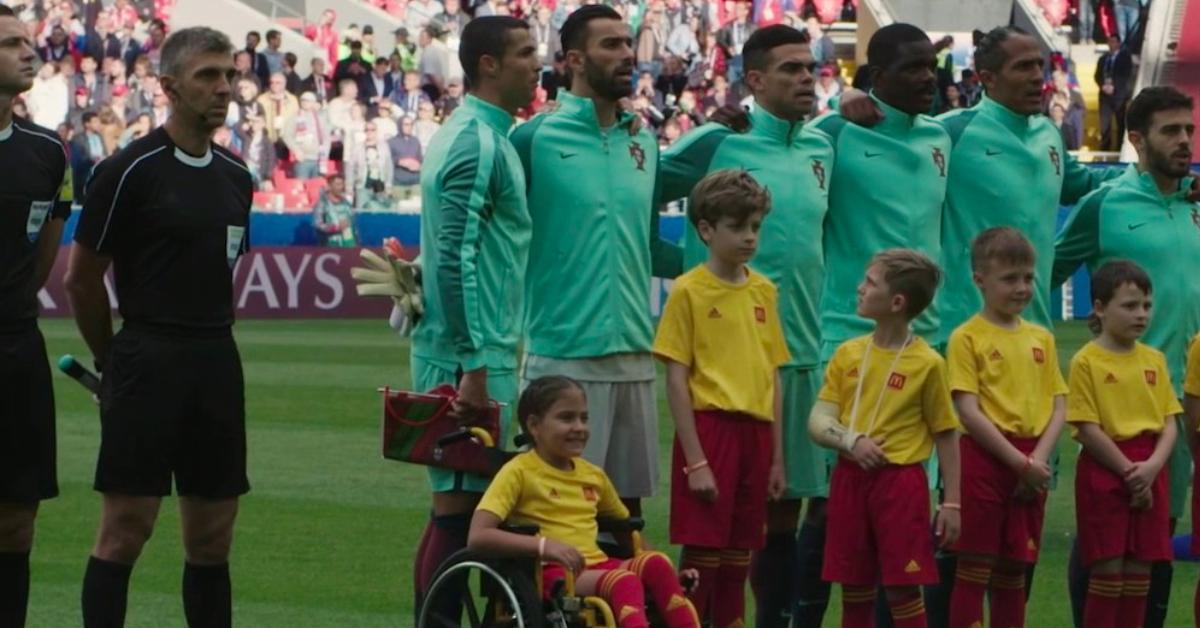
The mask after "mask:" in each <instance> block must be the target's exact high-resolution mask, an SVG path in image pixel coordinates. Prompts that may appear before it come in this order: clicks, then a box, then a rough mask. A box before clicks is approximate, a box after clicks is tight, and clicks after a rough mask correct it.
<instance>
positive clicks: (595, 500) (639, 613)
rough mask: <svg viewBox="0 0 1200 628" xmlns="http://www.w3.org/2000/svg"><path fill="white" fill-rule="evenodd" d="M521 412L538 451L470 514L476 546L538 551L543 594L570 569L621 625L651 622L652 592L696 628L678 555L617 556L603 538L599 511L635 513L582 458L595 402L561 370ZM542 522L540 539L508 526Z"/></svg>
mask: <svg viewBox="0 0 1200 628" xmlns="http://www.w3.org/2000/svg"><path fill="white" fill-rule="evenodd" d="M517 416H518V420H519V421H520V422H521V427H522V429H523V430H524V432H525V433H526V434H527V435H528V436H529V437H530V438H531V439H532V442H533V448H532V449H531V450H530V451H527V452H525V453H522V454H519V455H517V456H516V457H515V458H513V459H512V460H510V461H509V462H508V463H507V464H505V465H504V467H503V468H501V469H500V471H499V473H497V474H496V476H495V478H493V479H492V483H491V485H490V486H489V487H488V489H487V492H486V493H484V495H483V500H482V501H481V502H480V503H479V507H478V508H477V509H476V510H475V515H474V517H473V518H472V519H471V531H470V536H469V539H468V546H469V547H470V548H471V549H472V550H475V551H479V552H485V553H488V554H495V555H497V556H506V557H508V556H512V557H520V556H527V557H535V556H536V557H537V558H538V559H539V560H540V561H541V565H542V574H543V576H542V582H543V592H542V594H543V595H544V596H547V597H548V596H549V595H550V592H551V591H552V590H553V588H554V586H555V584H556V582H557V581H559V580H563V579H564V578H565V577H566V575H567V572H568V571H570V572H571V573H572V574H573V575H574V576H575V593H576V594H577V595H590V596H599V597H600V598H602V599H604V600H605V601H606V602H608V604H609V606H610V607H611V608H612V610H613V615H614V617H615V618H616V619H617V624H618V626H619V627H620V628H645V627H647V626H648V625H649V624H648V622H647V619H646V613H645V608H646V600H645V597H646V595H647V594H649V596H650V597H651V599H652V600H653V601H654V605H655V607H656V608H657V609H658V612H659V615H660V616H661V617H662V619H663V621H664V623H665V624H666V626H668V627H669V628H698V627H699V625H700V622H699V619H698V618H697V617H696V613H695V611H694V610H693V609H692V606H691V604H690V603H689V602H688V601H687V599H686V598H685V597H684V592H683V589H682V587H681V586H680V584H679V577H678V575H677V574H676V573H675V568H674V567H673V566H672V565H671V561H670V560H669V559H668V558H667V557H666V556H664V555H663V554H660V553H658V552H643V553H641V554H639V555H638V556H636V557H635V558H633V559H631V560H626V561H620V560H615V559H610V558H609V557H608V556H606V555H605V554H604V552H603V551H601V549H600V547H599V545H597V543H596V536H597V533H598V524H597V522H596V519H597V517H609V518H616V519H627V518H628V517H629V511H628V510H626V508H625V506H624V505H623V504H622V503H621V500H620V499H619V498H618V496H617V492H616V489H614V488H613V485H612V482H610V481H609V479H608V476H606V475H605V474H604V470H603V469H601V468H600V467H597V466H596V465H593V464H592V463H590V462H588V461H586V460H584V459H583V458H582V457H581V456H582V455H583V450H584V447H585V446H586V445H587V441H588V424H587V420H588V415H587V399H586V398H585V396H584V392H583V388H582V387H581V386H580V385H579V383H578V382H576V381H575V380H573V379H571V378H569V377H562V376H550V377H543V378H539V379H537V380H534V381H533V382H531V383H530V384H529V386H528V387H527V388H526V389H525V392H524V393H522V394H521V398H520V401H519V402H518V403H517ZM503 522H508V523H510V524H518V525H536V526H537V527H538V529H539V535H538V536H527V535H522V534H516V533H513V532H508V531H505V530H503V529H501V523H503Z"/></svg>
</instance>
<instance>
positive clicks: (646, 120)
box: [633, 94, 666, 129]
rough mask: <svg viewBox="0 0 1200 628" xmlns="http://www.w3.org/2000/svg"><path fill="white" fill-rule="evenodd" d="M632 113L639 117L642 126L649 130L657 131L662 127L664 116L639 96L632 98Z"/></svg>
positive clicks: (644, 98) (648, 100) (660, 110)
mask: <svg viewBox="0 0 1200 628" xmlns="http://www.w3.org/2000/svg"><path fill="white" fill-rule="evenodd" d="M633 113H635V114H637V115H638V116H641V118H642V124H643V125H644V126H646V127H648V128H650V129H657V128H659V127H660V126H662V123H663V121H664V120H666V115H665V114H664V113H663V111H662V109H660V108H658V107H656V106H655V105H654V103H653V102H651V101H650V99H649V98H646V97H645V96H641V95H636V94H635V95H634V97H633Z"/></svg>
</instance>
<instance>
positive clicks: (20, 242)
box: [0, 6, 72, 628]
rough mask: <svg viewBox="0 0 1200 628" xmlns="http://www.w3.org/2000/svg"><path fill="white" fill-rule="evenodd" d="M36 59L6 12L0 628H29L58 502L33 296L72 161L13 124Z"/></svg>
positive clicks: (0, 245)
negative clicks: (38, 523)
mask: <svg viewBox="0 0 1200 628" xmlns="http://www.w3.org/2000/svg"><path fill="white" fill-rule="evenodd" d="M36 59H37V51H36V49H35V48H34V44H33V39H32V37H31V36H30V34H29V31H28V29H27V27H26V25H25V24H24V23H23V22H22V21H21V20H19V19H17V17H16V15H14V14H13V11H12V9H10V8H8V7H5V6H0V172H2V173H4V174H3V176H4V186H3V192H2V196H0V215H3V216H5V218H4V220H3V222H2V223H0V386H2V387H3V388H0V397H3V398H4V407H5V410H4V413H3V415H0V626H14V627H16V628H20V627H21V626H24V625H25V612H26V608H27V606H28V603H29V553H30V550H31V549H32V548H33V536H34V520H35V519H36V517H37V512H38V504H39V502H41V501H42V500H46V499H51V498H53V497H56V496H57V495H58V474H57V469H56V468H55V465H56V462H55V459H56V454H57V452H56V443H55V426H54V418H55V417H54V388H53V386H52V385H51V379H50V365H49V363H48V362H47V361H46V342H45V340H44V339H43V338H42V334H41V331H39V329H38V324H37V316H38V300H37V293H38V291H39V290H40V289H41V288H42V285H43V284H45V283H46V278H47V277H49V275H50V269H51V268H52V267H53V266H54V260H55V257H56V255H57V253H58V245H59V240H60V239H61V238H62V230H63V223H64V222H65V221H66V219H67V217H69V216H70V215H71V201H72V185H71V179H70V172H71V171H70V168H68V167H67V165H68V164H67V153H66V148H65V147H64V146H63V143H62V141H60V140H59V138H58V136H57V135H56V134H55V133H54V131H53V130H51V129H46V128H43V127H40V126H37V125H35V124H32V123H30V122H28V121H26V120H24V119H21V118H17V117H16V116H14V115H13V101H14V100H16V98H17V97H18V96H19V95H20V94H22V93H24V92H26V91H28V90H29V89H30V87H31V86H32V85H33V77H34V69H33V68H34V63H35V62H36Z"/></svg>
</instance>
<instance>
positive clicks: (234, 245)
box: [225, 225, 246, 268]
mask: <svg viewBox="0 0 1200 628" xmlns="http://www.w3.org/2000/svg"><path fill="white" fill-rule="evenodd" d="M244 235H246V228H245V227H238V226H237V225H229V226H227V227H225V261H227V262H229V267H230V268H233V264H234V263H235V262H237V258H238V253H240V252H241V250H242V237H243V236H244Z"/></svg>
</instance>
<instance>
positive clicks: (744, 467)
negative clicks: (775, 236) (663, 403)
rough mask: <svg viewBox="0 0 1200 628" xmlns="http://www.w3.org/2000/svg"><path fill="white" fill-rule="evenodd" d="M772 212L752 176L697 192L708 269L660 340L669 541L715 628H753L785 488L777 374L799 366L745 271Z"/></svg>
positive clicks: (773, 310)
mask: <svg viewBox="0 0 1200 628" xmlns="http://www.w3.org/2000/svg"><path fill="white" fill-rule="evenodd" d="M771 203H772V200H771V196H770V193H769V192H767V190H766V189H765V188H764V187H762V186H761V185H759V184H758V183H757V182H756V181H755V180H754V179H753V178H752V177H751V176H750V174H749V173H747V172H746V171H744V170H734V169H727V170H719V171H717V172H714V173H712V174H710V175H708V176H707V177H705V178H704V179H703V180H702V181H701V182H700V183H699V184H698V185H696V188H695V189H694V190H693V191H692V194H691V199H690V203H689V205H688V219H689V220H690V221H691V223H692V225H693V227H694V228H695V229H696V230H697V231H699V232H700V237H701V239H703V240H704V242H705V243H706V244H707V245H708V247H709V256H708V260H707V261H706V262H705V263H704V264H701V265H699V266H697V267H695V268H693V269H692V270H690V271H688V272H686V273H684V274H683V275H681V276H680V277H679V279H678V280H677V281H676V282H675V285H674V287H673V288H672V289H671V294H670V296H669V297H667V303H666V306H665V307H664V309H663V315H662V320H661V321H660V322H659V327H658V335H657V336H656V337H655V339H654V354H655V356H656V357H658V358H659V359H660V360H662V361H663V362H665V363H666V367H667V401H668V402H669V405H670V407H671V416H672V418H673V419H674V420H675V447H674V453H673V455H672V458H671V542H672V543H674V544H678V545H682V546H683V552H682V558H681V560H680V562H681V567H683V568H684V569H695V570H696V571H697V572H698V573H699V581H698V584H697V585H696V587H695V588H694V589H693V590H692V592H691V593H690V594H689V595H690V597H691V599H692V601H693V602H694V603H695V605H696V610H697V611H698V612H699V614H700V617H701V618H702V619H708V620H710V621H711V623H712V625H713V626H715V627H717V628H730V627H734V626H741V625H742V622H743V621H744V617H743V615H744V611H745V608H744V602H743V600H744V596H745V587H746V573H747V570H748V569H749V566H750V552H751V551H752V550H757V549H761V548H762V546H763V541H764V536H765V535H764V525H765V523H766V510H767V500H768V499H778V498H779V497H780V496H781V495H782V493H783V489H784V486H785V478H784V468H783V467H784V464H783V443H782V429H783V425H782V420H781V417H780V414H781V411H782V408H781V404H782V399H781V386H780V383H779V367H780V366H782V365H784V364H787V363H788V361H789V359H790V357H789V355H788V350H787V345H786V343H785V341H784V336H783V328H782V324H781V321H780V316H779V308H778V302H779V301H778V293H777V291H776V288H775V286H774V285H772V284H771V281H770V280H769V279H767V278H766V277H765V276H763V275H760V274H759V273H758V272H756V271H754V270H752V269H750V267H748V266H747V265H746V264H747V262H749V261H750V259H751V258H753V257H754V254H755V252H756V250H757V248H758V239H759V229H760V228H761V226H762V223H763V219H764V217H765V216H766V215H767V212H768V211H769V210H770V208H771Z"/></svg>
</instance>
